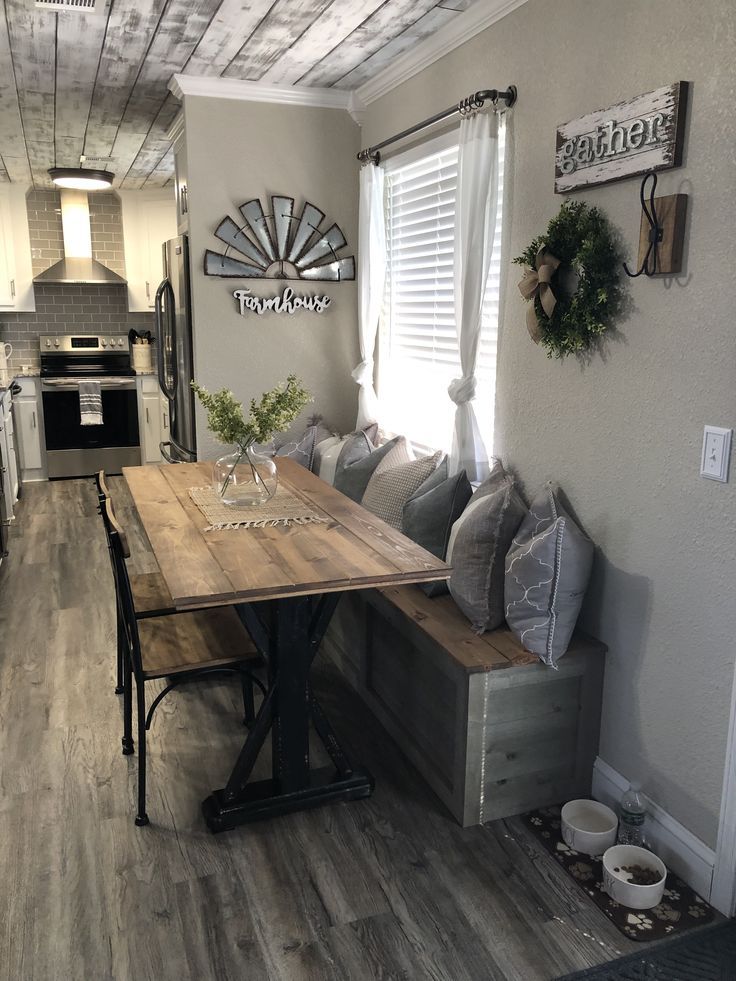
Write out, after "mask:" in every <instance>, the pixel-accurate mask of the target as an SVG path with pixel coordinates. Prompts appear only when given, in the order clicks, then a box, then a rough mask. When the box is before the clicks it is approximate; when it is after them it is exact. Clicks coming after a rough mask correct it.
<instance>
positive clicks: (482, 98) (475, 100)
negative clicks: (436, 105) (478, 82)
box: [358, 85, 518, 164]
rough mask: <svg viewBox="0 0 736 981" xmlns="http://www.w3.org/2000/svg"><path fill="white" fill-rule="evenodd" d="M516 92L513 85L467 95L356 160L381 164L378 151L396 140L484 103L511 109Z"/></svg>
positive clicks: (377, 145)
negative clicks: (502, 103) (453, 104)
mask: <svg viewBox="0 0 736 981" xmlns="http://www.w3.org/2000/svg"><path fill="white" fill-rule="evenodd" d="M517 95H518V92H517V90H516V86H515V85H509V87H508V88H507V89H505V90H504V91H502V92H500V91H499V90H498V89H482V90H481V91H480V92H474V93H473V94H472V95H469V96H468V97H467V99H462V100H461V101H460V102H458V104H457V105H456V106H450V108H449V109H445V110H444V111H443V112H438V113H437V115H436V116H430V118H429V119H423V120H422V122H421V123H417V124H416V125H415V126H410V127H409V129H405V130H403V131H402V132H401V133H397V134H396V136H389V138H388V139H387V140H383V142H381V143H376V145H375V146H369V147H366V148H365V150H361V151H360V153H359V154H358V160H360V162H361V163H368V161H369V160H372V161H373V163H374V164H378V163H380V162H381V154H380V151H381V150H383V148H384V147H386V146H389V145H390V144H391V143H396V142H397V141H398V140H403V139H405V138H406V137H407V136H413V135H414V133H418V132H419V131H420V130H423V129H426V128H427V127H428V126H434V124H435V123H439V122H441V121H442V120H443V119H448V118H449V117H450V116H454V115H455V113H456V112H459V113H460V115H461V116H465V115H467V114H468V113H469V112H473V110H474V109H482V108H483V105H484V104H485V103H486V102H492V103H493V105H494V106H495V105H497V104H498V102H499V100H500V99H503V101H504V102H505V103H506V107H507V108H511V106H513V104H514V103H515V102H516V97H517Z"/></svg>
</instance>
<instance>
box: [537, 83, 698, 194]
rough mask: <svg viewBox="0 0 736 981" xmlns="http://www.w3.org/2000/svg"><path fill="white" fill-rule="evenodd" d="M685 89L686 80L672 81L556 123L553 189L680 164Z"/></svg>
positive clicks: (590, 184)
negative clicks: (564, 121) (622, 100)
mask: <svg viewBox="0 0 736 981" xmlns="http://www.w3.org/2000/svg"><path fill="white" fill-rule="evenodd" d="M687 89H688V83H687V82H675V83H674V84H672V85H667V86H665V87H664V88H661V89H655V91H654V92H647V93H645V94H644V95H639V96H637V97H636V98H635V99H631V100H629V101H628V102H619V103H618V104H617V105H615V106H611V107H610V108H608V109H602V110H599V111H597V112H591V113H588V115H587V116H581V117H580V118H579V119H573V120H572V121H571V122H569V123H565V125H564V126H560V127H559V129H558V130H557V153H556V156H555V192H556V193H557V194H565V193H567V192H568V191H576V190H582V189H583V188H586V187H593V186H594V185H596V184H607V183H609V182H610V181H617V180H621V179H622V178H624V177H633V176H635V175H636V174H645V173H647V171H650V170H667V169H669V168H670V167H679V166H680V164H681V163H682V145H683V137H684V128H685V106H686V104H687Z"/></svg>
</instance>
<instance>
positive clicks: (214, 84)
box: [169, 75, 364, 121]
mask: <svg viewBox="0 0 736 981" xmlns="http://www.w3.org/2000/svg"><path fill="white" fill-rule="evenodd" d="M169 91H170V92H171V93H172V95H174V96H175V97H176V98H177V99H183V98H184V97H185V96H187V95H198V96H206V97H208V98H212V99H234V100H236V101H239V102H271V103H277V104H278V105H282V106H316V107H318V108H320V109H344V110H345V111H346V112H349V113H350V114H351V115H352V116H353V118H355V114H356V113H359V112H360V111H361V109H362V108H364V107H363V106H362V103H361V101H360V99H358V97H357V96H356V95H355V93H353V92H349V91H345V90H344V89H326V88H317V87H314V88H312V87H311V86H309V85H273V84H269V83H266V82H248V81H244V80H243V79H240V78H214V77H212V76H199V75H174V76H173V77H172V79H171V81H170V82H169ZM356 121H357V120H356Z"/></svg>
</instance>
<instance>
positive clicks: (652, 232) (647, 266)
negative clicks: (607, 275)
mask: <svg viewBox="0 0 736 981" xmlns="http://www.w3.org/2000/svg"><path fill="white" fill-rule="evenodd" d="M650 177H651V179H652V189H651V191H650V192H649V206H648V207H647V199H646V186H647V181H648V180H649V178H650ZM656 189H657V175H656V174H655V172H654V171H653V170H650V171H649V173H648V174H645V175H644V179H643V180H642V182H641V187H640V188H639V200H640V201H641V210H642V211H643V212H644V216H645V217H646V219H647V221H648V222H649V248H648V249H647V253H646V255H645V256H644V261H643V262H642V264H641V268H640V269H639V271H638V272H633V273H632V272H631V270H630V269H629V267H628V266H627V265H626V263H624V272H625V273H626V275H627V276H631V278H632V279H636V277H637V276H641V274H642V273H644V275H645V276H654V275H655V274H656V272H657V267H658V265H659V251H658V246H659V243H660V242H661V241H662V239H663V237H664V229H663V227H662V226H661V225H660V223H659V219H658V218H657V208H656V205H655V203H654V192H655V191H656Z"/></svg>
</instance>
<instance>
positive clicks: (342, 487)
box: [334, 436, 402, 504]
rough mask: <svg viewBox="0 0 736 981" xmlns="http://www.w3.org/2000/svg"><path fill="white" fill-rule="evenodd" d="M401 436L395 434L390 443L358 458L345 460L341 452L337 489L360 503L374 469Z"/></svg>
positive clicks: (337, 471) (337, 473)
mask: <svg viewBox="0 0 736 981" xmlns="http://www.w3.org/2000/svg"><path fill="white" fill-rule="evenodd" d="M401 438H402V437H401V436H395V437H394V438H393V439H391V440H389V441H388V443H384V444H383V446H379V447H378V449H377V450H373V452H369V453H368V454H363V455H362V456H359V457H358V459H351V460H346V461H344V462H343V458H342V454H340V458H339V459H338V461H337V468H336V470H335V484H334V486H335V489H336V490H339V491H342V493H343V494H345V495H346V497H349V498H350V499H351V500H352V501H356V503H358V504H360V502H361V501H362V500H363V495H364V494H365V489H366V487H367V486H368V481H369V480H370V479H371V477H372V476H373V472H374V470H375V469H376V467H377V466H378V464H379V463H380V462H381V460H383V458H384V457H385V456H387V454H389V453H390V452H391V450H392V449H393V448H394V446H396V444H397V443H398V441H399V440H400V439H401Z"/></svg>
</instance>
